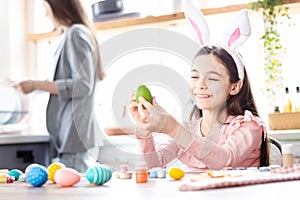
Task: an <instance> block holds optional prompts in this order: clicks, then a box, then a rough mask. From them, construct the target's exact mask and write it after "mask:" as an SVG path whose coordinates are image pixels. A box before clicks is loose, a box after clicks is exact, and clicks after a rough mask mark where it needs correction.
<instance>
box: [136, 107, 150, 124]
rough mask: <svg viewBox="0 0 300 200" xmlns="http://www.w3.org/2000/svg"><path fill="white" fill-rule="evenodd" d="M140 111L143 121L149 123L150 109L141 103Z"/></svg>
mask: <svg viewBox="0 0 300 200" xmlns="http://www.w3.org/2000/svg"><path fill="white" fill-rule="evenodd" d="M138 113H139V115H140V118H141V121H142V122H143V123H148V122H149V121H150V119H149V111H148V110H146V109H145V108H144V107H143V105H142V104H141V103H139V104H138Z"/></svg>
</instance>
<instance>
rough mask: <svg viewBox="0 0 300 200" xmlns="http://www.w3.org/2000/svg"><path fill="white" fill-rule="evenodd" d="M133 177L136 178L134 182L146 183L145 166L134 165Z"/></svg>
mask: <svg viewBox="0 0 300 200" xmlns="http://www.w3.org/2000/svg"><path fill="white" fill-rule="evenodd" d="M135 179H136V183H147V182H148V170H147V167H136V168H135Z"/></svg>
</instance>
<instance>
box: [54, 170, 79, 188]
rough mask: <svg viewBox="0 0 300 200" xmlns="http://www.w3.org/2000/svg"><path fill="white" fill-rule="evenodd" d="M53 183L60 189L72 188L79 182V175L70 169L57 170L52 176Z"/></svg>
mask: <svg viewBox="0 0 300 200" xmlns="http://www.w3.org/2000/svg"><path fill="white" fill-rule="evenodd" d="M54 180H55V182H56V183H57V184H58V185H60V186H62V187H72V186H73V185H75V184H76V183H78V182H79V181H80V174H79V172H78V171H76V170H75V169H72V168H63V169H60V170H57V172H56V173H55V175H54Z"/></svg>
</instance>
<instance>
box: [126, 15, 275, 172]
mask: <svg viewBox="0 0 300 200" xmlns="http://www.w3.org/2000/svg"><path fill="white" fill-rule="evenodd" d="M190 21H192V19H191V20H190ZM192 23H193V27H194V28H195V23H194V21H192ZM196 28H197V31H196V32H197V33H199V30H201V28H200V27H196ZM235 30H236V29H235ZM242 32H243V31H242ZM201 33H203V31H202V32H201ZM199 35H201V36H203V34H199ZM241 35H243V34H241ZM201 41H203V38H201ZM227 44H228V43H227ZM190 86H191V91H192V96H193V99H194V102H195V109H194V110H193V112H192V115H191V116H195V117H196V119H195V120H192V121H191V122H185V123H183V124H180V123H179V122H177V121H176V120H175V119H174V118H173V117H172V116H171V115H169V114H168V113H167V112H166V111H165V110H164V109H163V108H162V107H161V106H159V105H158V104H157V103H156V101H155V98H154V100H153V105H152V104H150V103H149V102H147V101H146V100H145V99H144V98H143V97H139V100H140V103H139V104H137V103H136V101H135V99H134V98H131V99H130V102H129V111H130V113H131V115H132V116H133V117H134V119H135V121H136V124H137V130H136V137H137V138H138V141H139V145H140V148H141V151H142V152H143V154H144V157H145V160H146V163H147V166H148V167H149V168H153V167H165V166H166V165H167V164H169V163H170V162H171V161H173V160H174V159H175V158H177V159H179V160H180V161H181V162H182V163H183V164H185V165H187V166H188V167H190V168H196V169H207V168H209V169H222V168H225V167H259V166H267V165H269V157H268V155H269V153H268V148H267V142H266V139H267V135H266V134H267V133H266V127H265V125H264V123H263V121H262V120H261V119H260V118H259V116H258V112H257V109H256V106H255V101H254V98H253V95H252V92H251V88H250V83H249V80H248V77H247V73H246V70H245V68H244V65H243V62H242V59H241V57H240V56H239V55H238V54H237V52H235V51H234V50H232V49H229V48H228V47H225V46H223V45H203V46H202V48H201V49H200V50H199V52H198V53H197V54H196V56H195V58H194V60H193V67H192V70H191V79H190ZM133 96H134V95H133ZM144 107H145V108H146V109H144ZM153 132H159V133H162V134H166V135H168V136H169V139H168V141H166V142H163V143H160V144H159V145H157V146H156V145H155V143H154V140H153V137H152V133H153Z"/></svg>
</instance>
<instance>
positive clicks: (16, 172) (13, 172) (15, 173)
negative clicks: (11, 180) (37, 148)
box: [8, 169, 23, 181]
mask: <svg viewBox="0 0 300 200" xmlns="http://www.w3.org/2000/svg"><path fill="white" fill-rule="evenodd" d="M22 174H23V172H22V171H21V170H19V169H12V170H10V171H9V172H8V175H9V176H13V177H15V181H17V180H18V179H19V177H20V175H22Z"/></svg>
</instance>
